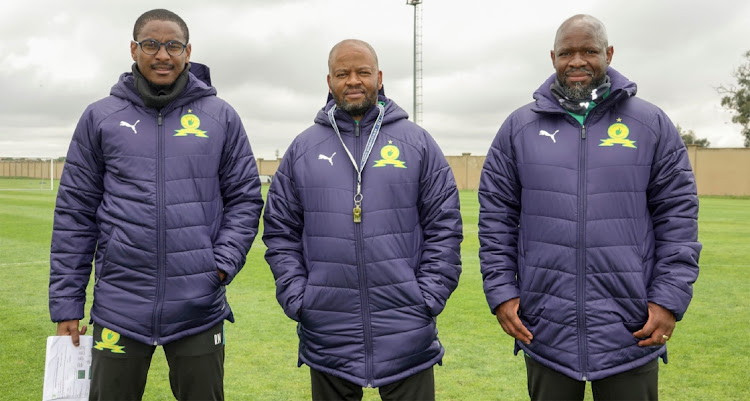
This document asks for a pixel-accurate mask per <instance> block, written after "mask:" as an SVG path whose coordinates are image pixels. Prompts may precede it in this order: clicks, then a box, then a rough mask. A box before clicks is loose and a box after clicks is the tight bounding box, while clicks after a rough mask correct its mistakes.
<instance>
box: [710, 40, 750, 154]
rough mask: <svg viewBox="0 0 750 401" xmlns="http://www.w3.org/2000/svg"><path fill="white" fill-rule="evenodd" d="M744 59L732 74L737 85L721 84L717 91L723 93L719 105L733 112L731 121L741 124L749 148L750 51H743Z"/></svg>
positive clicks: (746, 145)
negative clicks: (727, 85)
mask: <svg viewBox="0 0 750 401" xmlns="http://www.w3.org/2000/svg"><path fill="white" fill-rule="evenodd" d="M745 59H747V63H745V64H742V65H740V66H739V67H737V70H735V71H734V73H733V74H732V76H733V77H734V78H735V79H737V85H731V86H729V87H726V86H723V85H722V86H720V87H719V88H718V92H719V93H721V94H724V95H725V96H724V97H722V98H721V105H722V106H724V108H726V109H728V110H730V111H731V112H733V113H734V115H733V116H732V122H733V123H736V124H740V125H742V136H744V137H745V147H746V148H750V51H748V52H746V53H745Z"/></svg>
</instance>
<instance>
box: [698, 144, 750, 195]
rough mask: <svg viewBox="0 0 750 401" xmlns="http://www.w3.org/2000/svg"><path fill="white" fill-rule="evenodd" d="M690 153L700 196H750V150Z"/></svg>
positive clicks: (728, 149)
mask: <svg viewBox="0 0 750 401" xmlns="http://www.w3.org/2000/svg"><path fill="white" fill-rule="evenodd" d="M688 149H689V151H690V154H691V156H692V157H691V159H690V163H691V164H692V166H693V171H694V172H695V182H696V184H697V185H698V194H699V195H733V196H748V195H750V149H747V148H727V149H712V148H699V147H697V146H689V147H688Z"/></svg>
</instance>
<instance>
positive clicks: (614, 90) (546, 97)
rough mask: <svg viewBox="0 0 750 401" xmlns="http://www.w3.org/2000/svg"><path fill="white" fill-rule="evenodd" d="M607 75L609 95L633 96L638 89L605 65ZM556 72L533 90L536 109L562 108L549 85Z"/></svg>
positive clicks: (631, 82) (560, 109)
mask: <svg viewBox="0 0 750 401" xmlns="http://www.w3.org/2000/svg"><path fill="white" fill-rule="evenodd" d="M607 75H609V80H610V83H611V84H612V86H610V89H609V96H607V98H609V97H610V96H626V97H633V96H635V94H636V92H637V91H638V86H637V85H636V84H635V82H633V81H631V80H629V79H628V78H626V77H625V76H624V75H622V74H620V73H619V72H617V70H615V69H614V68H612V67H607ZM556 77H557V74H552V75H550V77H549V78H547V80H546V81H544V83H543V84H542V85H541V86H540V87H539V88H537V90H536V91H534V100H536V106H537V107H535V108H534V109H535V110H536V111H562V110H563V108H562V107H561V106H560V105H559V104H558V102H557V99H555V97H554V96H552V91H551V90H550V86H551V85H552V84H553V83H554V82H555V78H556Z"/></svg>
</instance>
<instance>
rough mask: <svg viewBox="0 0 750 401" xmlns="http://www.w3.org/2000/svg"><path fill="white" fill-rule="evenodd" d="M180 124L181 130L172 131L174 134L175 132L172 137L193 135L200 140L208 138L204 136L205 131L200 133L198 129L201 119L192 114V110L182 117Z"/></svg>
mask: <svg viewBox="0 0 750 401" xmlns="http://www.w3.org/2000/svg"><path fill="white" fill-rule="evenodd" d="M180 124H182V129H176V130H174V132H176V134H174V136H188V135H195V136H197V137H201V138H208V135H206V131H201V130H199V129H198V128H199V127H200V126H201V119H200V118H198V116H196V115H195V114H193V110H190V109H188V114H185V115H184V116H182V118H181V119H180Z"/></svg>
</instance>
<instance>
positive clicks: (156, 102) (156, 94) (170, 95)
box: [132, 63, 190, 109]
mask: <svg viewBox="0 0 750 401" xmlns="http://www.w3.org/2000/svg"><path fill="white" fill-rule="evenodd" d="M132 70H133V79H134V81H135V89H136V90H137V91H138V94H140V95H141V99H143V104H145V105H146V107H153V108H155V109H161V108H162V107H164V106H166V105H167V104H169V102H171V101H172V100H174V99H175V98H177V96H179V95H180V94H181V93H182V90H183V89H185V85H187V81H188V71H189V70H190V65H189V64H188V65H187V66H186V67H185V69H184V70H182V73H180V75H179V76H178V77H177V79H176V80H175V81H174V83H173V84H172V85H169V86H156V85H154V84H152V83H151V82H149V81H148V80H147V79H146V77H144V76H143V74H141V72H140V71H138V66H137V65H136V64H135V63H133V67H132Z"/></svg>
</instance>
